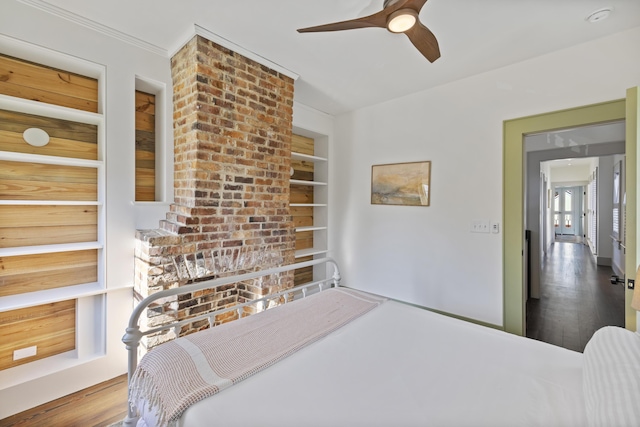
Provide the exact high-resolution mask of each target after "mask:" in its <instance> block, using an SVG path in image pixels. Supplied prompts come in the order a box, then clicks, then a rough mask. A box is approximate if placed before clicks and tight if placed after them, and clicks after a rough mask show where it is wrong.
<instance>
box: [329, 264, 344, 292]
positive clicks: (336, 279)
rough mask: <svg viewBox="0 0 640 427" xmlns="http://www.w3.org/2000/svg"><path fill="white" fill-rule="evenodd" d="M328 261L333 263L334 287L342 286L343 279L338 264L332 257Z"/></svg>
mask: <svg viewBox="0 0 640 427" xmlns="http://www.w3.org/2000/svg"><path fill="white" fill-rule="evenodd" d="M328 262H330V263H332V264H333V276H332V277H331V278H332V279H333V287H334V288H337V287H339V286H340V280H342V277H341V276H340V270H338V264H336V262H335V261H334V260H333V259H331V258H329V259H328Z"/></svg>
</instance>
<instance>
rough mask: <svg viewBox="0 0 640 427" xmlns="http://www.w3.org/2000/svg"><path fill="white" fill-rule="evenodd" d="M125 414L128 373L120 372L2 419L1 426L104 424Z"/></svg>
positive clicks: (102, 426)
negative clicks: (77, 390)
mask: <svg viewBox="0 0 640 427" xmlns="http://www.w3.org/2000/svg"><path fill="white" fill-rule="evenodd" d="M0 404H1V403H0ZM126 416H127V376H126V375H121V376H119V377H116V378H114V379H112V380H109V381H105V382H103V383H100V384H97V385H95V386H92V387H89V388H87V389H84V390H81V391H79V392H77V393H73V394H70V395H68V396H65V397H61V398H60V399H56V400H53V401H51V402H48V403H45V404H44V405H40V406H37V407H35V408H32V409H29V410H27V411H24V412H20V413H19V414H16V415H12V416H10V417H8V418H4V419H2V420H0V427H9V426H12V427H13V426H15V427H32V426H33V427H36V426H37V427H105V426H108V425H110V424H113V423H115V422H118V421H122V420H123V419H124V418H125V417H126Z"/></svg>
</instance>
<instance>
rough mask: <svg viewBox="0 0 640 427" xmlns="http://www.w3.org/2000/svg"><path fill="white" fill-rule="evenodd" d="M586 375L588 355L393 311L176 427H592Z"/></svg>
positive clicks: (149, 422)
mask: <svg viewBox="0 0 640 427" xmlns="http://www.w3.org/2000/svg"><path fill="white" fill-rule="evenodd" d="M582 364H583V355H582V354H581V353H577V352H573V351H570V350H566V349H563V348H560V347H555V346H552V345H549V344H546V343H542V342H538V341H534V340H530V339H527V338H523V337H518V336H515V335H511V334H507V333H504V332H501V331H498V330H494V329H491V328H487V327H483V326H479V325H475V324H472V323H468V322H464V321H461V320H457V319H453V318H450V317H446V316H443V315H439V314H436V313H432V312H429V311H426V310H423V309H420V308H417V307H413V306H410V305H406V304H403V303H399V302H396V301H387V302H385V303H384V304H382V305H381V306H379V307H377V308H375V309H374V310H371V311H370V312H368V313H366V314H364V315H362V316H361V317H359V318H357V319H355V320H353V321H351V322H350V323H349V324H347V325H346V326H343V327H342V328H340V329H338V330H336V331H334V332H332V333H331V334H330V335H328V336H326V337H324V338H322V339H320V340H319V341H316V342H314V343H312V344H310V345H308V346H306V347H304V348H303V349H301V350H299V351H297V352H296V353H295V354H293V355H291V356H289V357H287V358H286V359H284V360H282V361H280V362H278V363H277V364H275V365H273V366H270V367H269V368H266V369H265V370H263V371H262V372H260V373H258V374H256V375H254V376H252V377H250V378H247V379H245V380H243V381H241V382H240V383H238V384H236V385H234V386H232V387H229V388H227V389H224V390H222V391H221V392H219V393H218V394H216V395H214V396H211V397H209V398H206V399H204V400H201V401H199V402H198V403H196V404H194V405H192V406H191V407H190V408H189V409H187V410H186V411H185V412H184V413H183V415H182V416H181V418H180V419H179V420H178V421H177V423H176V425H177V426H184V427H196V426H217V425H220V426H225V427H231V426H242V427H247V426H257V425H260V426H274V427H275V426H278V427H287V426H296V427H300V426H354V427H357V426H367V427H372V426H452V427H454V426H455V427H461V426H474V427H478V426H487V427H488V426H491V427H497V426H509V427H513V426H545V427H553V426H585V425H587V420H586V412H585V404H584V399H583V391H582ZM142 406H143V405H139V407H142ZM153 419H154V417H153V414H152V413H143V414H142V418H141V419H140V420H139V421H138V426H139V427H151V426H153V425H154V424H153Z"/></svg>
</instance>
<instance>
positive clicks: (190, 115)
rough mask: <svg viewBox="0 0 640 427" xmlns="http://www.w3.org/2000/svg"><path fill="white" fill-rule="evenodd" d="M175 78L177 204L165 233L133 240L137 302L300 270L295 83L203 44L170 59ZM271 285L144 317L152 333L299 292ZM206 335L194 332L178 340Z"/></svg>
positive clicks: (230, 290)
mask: <svg viewBox="0 0 640 427" xmlns="http://www.w3.org/2000/svg"><path fill="white" fill-rule="evenodd" d="M171 72H172V78H173V111H174V112H173V121H174V123H173V128H174V156H175V167H174V171H175V172H174V185H175V188H174V199H175V203H173V204H172V205H171V208H170V212H168V213H167V215H166V219H165V220H163V221H161V223H160V228H158V229H155V230H138V232H137V233H136V280H135V282H136V283H135V291H136V293H137V294H138V296H139V297H144V296H147V295H149V294H150V293H153V292H155V291H157V290H161V289H165V288H170V287H175V286H181V285H184V284H186V283H190V282H193V281H200V280H206V279H211V278H215V277H221V276H223V275H230V274H237V273H242V272H247V271H255V270H261V269H264V268H268V267H273V266H276V265H286V264H291V263H293V262H294V252H295V248H294V246H295V234H294V226H293V221H292V218H291V216H290V213H289V170H290V166H291V132H292V115H293V80H292V79H291V78H290V77H287V76H285V75H282V74H281V73H279V72H277V71H274V70H271V69H269V68H268V67H265V66H264V65H261V64H259V63H257V62H255V61H253V60H251V59H248V58H246V57H243V56H242V55H239V54H237V53H235V52H232V51H230V50H228V49H226V48H224V47H221V46H219V45H217V44H216V43H213V42H211V41H209V40H207V39H205V38H203V37H201V36H195V37H194V38H193V39H191V40H190V41H189V42H188V43H187V44H186V45H185V46H184V47H183V48H182V49H181V50H180V51H179V52H178V53H177V54H176V55H175V56H174V57H173V58H172V59H171ZM270 280H271V282H270V281H269V279H268V278H267V279H264V280H260V281H259V282H257V283H244V284H239V285H233V286H227V287H224V289H216V290H214V291H211V292H202V293H199V294H198V295H190V296H187V297H180V299H179V300H178V299H171V300H169V301H164V302H163V303H162V304H158V305H157V306H154V307H153V308H152V310H149V311H148V313H147V316H148V318H147V321H148V324H150V325H155V324H160V323H163V322H165V321H166V320H173V319H176V318H179V319H183V318H187V317H189V316H191V315H194V314H198V313H202V312H205V311H209V310H211V309H214V308H219V307H223V306H230V305H233V304H235V303H237V302H244V301H246V300H250V299H255V298H257V297H259V296H261V295H263V294H265V293H266V292H267V291H268V290H273V289H272V287H273V286H278V287H280V288H281V289H286V288H289V287H291V286H293V276H291V275H286V276H283V277H280V278H271V279H270ZM204 327H206V325H205V324H204V322H202V323H201V324H193V323H192V324H191V325H190V326H189V327H185V328H183V331H182V333H183V334H184V333H189V332H192V331H193V330H197V329H201V328H204ZM172 337H173V336H172V334H171V333H169V334H167V335H165V336H163V337H158V338H156V339H155V340H150V342H149V343H148V346H153V345H154V344H157V343H158V342H162V341H165V340H166V339H170V338H172ZM156 341H157V342H156Z"/></svg>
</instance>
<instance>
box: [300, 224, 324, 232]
mask: <svg viewBox="0 0 640 427" xmlns="http://www.w3.org/2000/svg"><path fill="white" fill-rule="evenodd" d="M326 229H327V227H323V226H315V225H314V226H310V227H296V233H304V232H305V231H320V230H326Z"/></svg>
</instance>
